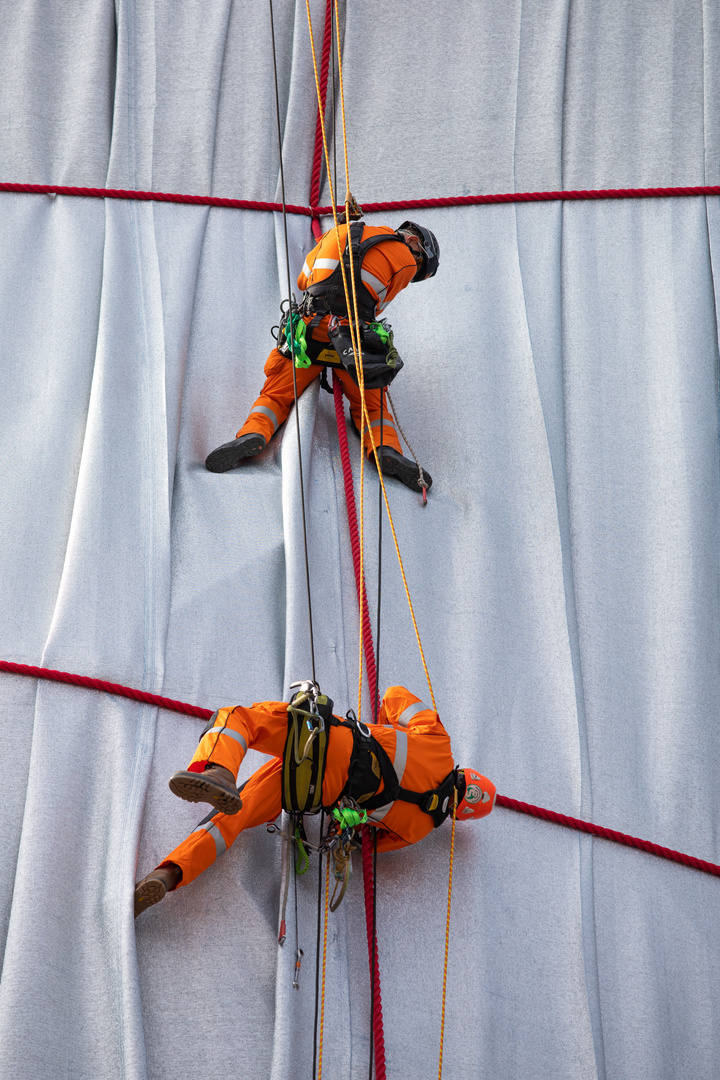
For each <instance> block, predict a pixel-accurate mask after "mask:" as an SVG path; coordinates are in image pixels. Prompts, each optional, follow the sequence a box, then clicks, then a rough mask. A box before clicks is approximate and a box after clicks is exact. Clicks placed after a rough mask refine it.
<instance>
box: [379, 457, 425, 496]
mask: <svg viewBox="0 0 720 1080" xmlns="http://www.w3.org/2000/svg"><path fill="white" fill-rule="evenodd" d="M378 457H379V458H380V464H381V465H382V471H383V476H395V477H397V479H398V480H399V481H400V483H401V484H404V485H405V487H409V488H410V490H411V491H418V492H420V494H421V495H422V489H423V487H425V488H426V490H428V491H429V490H430V488H431V487H432V476H431V475H430V473H429V472H426V470H425V469H423V477H424V478H425V483H424V485H423V484H421V483H420V473H419V471H418V467H417V465H416V464H415V462H414V461H411V460H410V458H406V457H403V455H402V454H399V453H398V452H397V450H394V449H393V448H392V446H379V447H378ZM373 460H374V458H373Z"/></svg>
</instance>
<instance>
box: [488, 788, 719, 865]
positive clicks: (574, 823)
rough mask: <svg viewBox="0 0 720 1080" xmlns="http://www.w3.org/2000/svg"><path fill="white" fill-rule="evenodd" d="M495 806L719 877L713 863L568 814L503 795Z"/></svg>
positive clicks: (497, 797) (496, 800) (498, 797)
mask: <svg viewBox="0 0 720 1080" xmlns="http://www.w3.org/2000/svg"><path fill="white" fill-rule="evenodd" d="M495 803H496V805H497V806H504V807H505V809H506V810H516V811H517V812H518V813H519V814H530V815H531V816H532V817H538V818H542V819H543V820H544V821H552V822H553V824H555V825H563V826H564V827H565V828H566V829H577V830H578V831H579V832H584V833H590V835H591V836H599V837H600V838H601V839H602V840H612V841H613V842H614V843H616V844H625V846H626V847H633V848H638V849H639V850H640V851H647V852H648V853H649V854H650V855H658V856H659V857H660V858H661V859H670V860H671V861H672V862H676V863H682V865H683V866H690V867H692V868H693V869H694V870H702V871H703V873H705V874H713V875H714V876H715V877H720V866H717V865H716V864H715V863H711V862H706V861H705V860H704V859H696V858H695V857H694V856H693V855H684V854H683V852H682V851H673V849H672V848H666V847H661V846H660V844H652V843H651V842H650V841H649V840H640V839H639V837H637V836H628V835H627V833H621V832H617V831H616V830H615V829H605V828H603V826H602V825H593V823H592V822H591V821H582V820H581V819H580V818H574V817H568V815H567V814H558V813H556V811H555V810H545V809H544V808H543V807H542V806H532V805H531V804H530V803H524V802H518V801H517V799H509V798H508V797H507V796H506V795H497V796H496V798H495Z"/></svg>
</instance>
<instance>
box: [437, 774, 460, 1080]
mask: <svg viewBox="0 0 720 1080" xmlns="http://www.w3.org/2000/svg"><path fill="white" fill-rule="evenodd" d="M456 810H457V788H455V793H454V795H453V807H452V832H451V834H450V876H449V879H448V902H447V919H446V922H445V967H444V969H443V988H442V1010H441V1014H440V1062H439V1064H438V1080H442V1066H443V1047H444V1044H445V999H446V997H447V970H448V951H449V948H450V901H451V899H452V879H453V862H454V861H455V820H456V818H455V811H456Z"/></svg>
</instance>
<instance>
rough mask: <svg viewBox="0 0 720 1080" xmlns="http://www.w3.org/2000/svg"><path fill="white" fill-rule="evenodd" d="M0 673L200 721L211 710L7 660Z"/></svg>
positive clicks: (67, 672) (82, 676)
mask: <svg viewBox="0 0 720 1080" xmlns="http://www.w3.org/2000/svg"><path fill="white" fill-rule="evenodd" d="M0 671H7V672H8V673H9V674H10V675H30V676H32V678H34V679H52V680H53V681H54V682H63V683H70V685H71V686H84V687H85V688H86V689H87V690H101V691H102V692H103V693H105V694H117V695H118V696H119V697H126V698H132V700H133V701H142V702H143V703H144V704H145V705H157V706H158V708H160V709H170V710H171V711H172V712H179V713H185V714H186V715H187V716H197V717H198V718H199V719H200V720H209V719H210V717H211V716H212V710H211V709H201V708H200V706H199V705H188V704H187V702H185V701H173V699H172V698H166V697H160V695H159V694H148V693H147V691H145V690H134V689H133V688H132V687H131V686H120V684H119V683H111V682H105V680H104V679H90V678H88V677H87V676H86V675H72V674H71V673H70V672H69V671H53V669H52V668H42V667H31V666H30V665H29V664H12V663H10V661H9V660H0Z"/></svg>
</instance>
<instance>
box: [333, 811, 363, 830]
mask: <svg viewBox="0 0 720 1080" xmlns="http://www.w3.org/2000/svg"><path fill="white" fill-rule="evenodd" d="M333 817H334V818H335V820H336V821H337V822H338V824H339V825H340V826H341V827H342V828H343V829H354V828H355V827H356V826H357V825H364V824H365V822H366V821H367V819H368V816H367V810H351V809H350V808H349V807H346V808H344V809H342V810H341V809H340V807H339V806H336V807H335V809H334V810H333Z"/></svg>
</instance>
